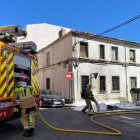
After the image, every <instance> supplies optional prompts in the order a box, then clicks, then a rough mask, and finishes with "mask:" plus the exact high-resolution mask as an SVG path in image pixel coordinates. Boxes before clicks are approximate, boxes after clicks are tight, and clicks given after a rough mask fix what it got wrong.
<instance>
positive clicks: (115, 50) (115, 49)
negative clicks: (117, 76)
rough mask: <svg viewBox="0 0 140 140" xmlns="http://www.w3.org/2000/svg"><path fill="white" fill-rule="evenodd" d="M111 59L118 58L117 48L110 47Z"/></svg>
mask: <svg viewBox="0 0 140 140" xmlns="http://www.w3.org/2000/svg"><path fill="white" fill-rule="evenodd" d="M112 60H114V61H117V60H118V48H117V47H112Z"/></svg>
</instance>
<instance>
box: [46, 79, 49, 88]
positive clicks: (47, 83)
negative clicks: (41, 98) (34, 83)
mask: <svg viewBox="0 0 140 140" xmlns="http://www.w3.org/2000/svg"><path fill="white" fill-rule="evenodd" d="M46 89H50V78H46Z"/></svg>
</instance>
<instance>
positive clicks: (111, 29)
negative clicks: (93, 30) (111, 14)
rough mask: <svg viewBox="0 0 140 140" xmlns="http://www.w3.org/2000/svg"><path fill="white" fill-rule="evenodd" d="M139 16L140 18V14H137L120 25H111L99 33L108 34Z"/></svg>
mask: <svg viewBox="0 0 140 140" xmlns="http://www.w3.org/2000/svg"><path fill="white" fill-rule="evenodd" d="M138 18H140V15H137V16H135V17H133V18H131V19H129V20H127V21H125V22H123V23H121V24H119V25H116V26H114V27H111V28H110V29H108V30H105V31H103V32H101V33H99V34H98V35H103V34H106V33H108V32H111V31H113V30H115V29H117V28H120V27H122V26H124V25H126V24H128V23H130V22H133V21H135V20H137V19H138Z"/></svg>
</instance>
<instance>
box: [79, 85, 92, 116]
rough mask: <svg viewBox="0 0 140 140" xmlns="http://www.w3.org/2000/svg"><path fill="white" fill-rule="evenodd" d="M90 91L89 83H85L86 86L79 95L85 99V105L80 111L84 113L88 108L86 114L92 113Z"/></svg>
mask: <svg viewBox="0 0 140 140" xmlns="http://www.w3.org/2000/svg"><path fill="white" fill-rule="evenodd" d="M92 96H93V95H92V92H91V85H90V84H87V86H86V88H85V89H83V91H82V95H81V97H82V98H83V99H85V102H86V106H85V107H84V108H83V109H82V112H84V113H86V110H87V109H88V114H89V115H93V114H94V110H93V108H92V104H91V97H92Z"/></svg>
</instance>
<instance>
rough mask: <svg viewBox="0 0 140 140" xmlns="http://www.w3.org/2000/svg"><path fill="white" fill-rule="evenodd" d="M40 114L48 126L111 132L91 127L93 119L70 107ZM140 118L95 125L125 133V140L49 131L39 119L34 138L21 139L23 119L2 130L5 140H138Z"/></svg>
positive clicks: (114, 119)
mask: <svg viewBox="0 0 140 140" xmlns="http://www.w3.org/2000/svg"><path fill="white" fill-rule="evenodd" d="M41 113H42V115H43V116H44V118H45V120H47V121H48V122H49V124H51V125H53V126H55V127H58V128H64V129H81V130H92V131H100V132H101V131H102V132H104V131H109V130H106V129H105V128H102V127H100V126H97V125H96V124H94V123H92V122H91V120H90V116H88V115H86V114H84V113H83V112H79V111H74V110H72V108H70V107H64V108H47V109H45V108H44V109H41ZM139 116H140V114H129V115H126V114H122V115H115V116H104V117H100V118H96V121H98V122H100V123H103V124H106V125H108V126H111V127H113V128H115V129H117V130H120V131H121V132H122V136H110V135H98V134H85V133H71V132H70V133H68V132H60V131H56V130H53V129H52V128H49V127H46V126H45V125H44V124H43V123H42V122H41V120H40V119H39V117H38V115H36V130H35V135H34V137H32V138H25V137H23V136H22V134H23V128H22V125H21V123H20V119H17V120H14V121H11V122H8V123H6V124H3V125H1V126H0V138H1V139H2V140H19V139H20V140H25V139H30V140H33V139H34V140H139V139H140V134H139V132H140V117H139Z"/></svg>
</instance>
